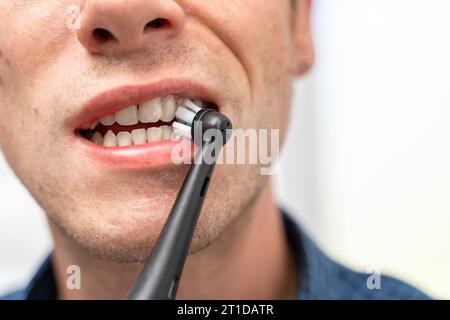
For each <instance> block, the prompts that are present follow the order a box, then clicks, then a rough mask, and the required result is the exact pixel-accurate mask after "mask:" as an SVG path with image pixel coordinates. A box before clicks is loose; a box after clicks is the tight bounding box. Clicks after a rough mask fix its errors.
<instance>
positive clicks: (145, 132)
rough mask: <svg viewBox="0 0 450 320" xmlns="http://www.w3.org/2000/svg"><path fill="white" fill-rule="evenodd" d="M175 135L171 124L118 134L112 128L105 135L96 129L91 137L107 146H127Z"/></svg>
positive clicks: (92, 139)
mask: <svg viewBox="0 0 450 320" xmlns="http://www.w3.org/2000/svg"><path fill="white" fill-rule="evenodd" d="M173 136H174V133H173V128H172V127H171V126H161V127H151V128H148V129H135V130H133V131H131V132H128V131H121V132H119V133H117V135H116V134H115V133H114V132H113V131H112V130H108V131H107V132H106V134H105V136H103V135H102V134H101V133H100V132H98V131H95V132H94V133H93V134H92V136H91V137H90V138H89V139H90V140H91V141H92V142H93V143H95V144H97V145H102V146H105V147H127V146H132V145H142V144H146V143H150V142H157V141H163V140H170V139H172V138H173Z"/></svg>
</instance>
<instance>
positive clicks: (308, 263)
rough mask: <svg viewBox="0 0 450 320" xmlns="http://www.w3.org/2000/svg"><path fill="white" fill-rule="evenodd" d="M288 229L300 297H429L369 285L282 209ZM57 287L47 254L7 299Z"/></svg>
mask: <svg viewBox="0 0 450 320" xmlns="http://www.w3.org/2000/svg"><path fill="white" fill-rule="evenodd" d="M283 217H284V222H285V230H286V234H287V236H288V239H289V242H290V244H291V246H292V249H293V251H294V252H295V254H296V258H297V266H298V274H299V279H297V281H298V282H299V292H298V299H307V300H313V299H338V300H342V299H346V300H347V299H349V300H350V299H351V300H355V299H356V300H373V299H382V300H393V299H401V300H409V299H429V297H428V296H426V295H425V294H423V293H422V292H420V291H419V290H417V289H416V288H413V287H412V286H410V285H408V284H406V283H404V282H401V281H399V280H396V279H394V278H391V277H388V276H384V275H381V279H380V280H381V281H380V282H379V283H380V285H381V286H380V288H379V289H376V288H375V289H369V288H368V285H367V279H368V277H369V276H370V275H368V274H363V273H358V272H354V271H352V270H350V269H348V268H346V267H344V266H342V265H340V264H339V263H337V262H335V261H333V260H331V259H330V258H329V257H327V256H326V255H325V254H324V253H323V252H322V251H321V250H320V249H319V248H318V247H317V246H316V245H315V244H314V243H313V241H311V239H310V238H308V237H307V236H306V235H305V234H304V233H303V232H302V231H301V228H300V226H299V225H298V224H297V223H296V222H295V221H294V220H293V219H292V218H291V217H290V216H289V215H288V214H286V213H284V212H283ZM56 297H57V289H56V284H55V280H54V276H53V267H52V262H51V257H48V258H47V259H46V260H45V261H44V263H43V264H42V266H41V267H40V268H39V271H38V272H37V273H36V275H35V276H34V277H33V279H32V280H31V282H30V283H29V285H28V286H27V287H26V288H25V289H23V290H20V291H17V292H14V293H11V294H9V295H7V296H6V297H3V299H7V300H22V299H28V300H48V299H56Z"/></svg>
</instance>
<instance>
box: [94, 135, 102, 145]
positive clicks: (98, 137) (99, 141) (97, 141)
mask: <svg viewBox="0 0 450 320" xmlns="http://www.w3.org/2000/svg"><path fill="white" fill-rule="evenodd" d="M91 141H92V142H93V143H95V144H98V145H102V144H103V136H102V134H101V133H100V132H95V133H94V134H93V135H92V137H91Z"/></svg>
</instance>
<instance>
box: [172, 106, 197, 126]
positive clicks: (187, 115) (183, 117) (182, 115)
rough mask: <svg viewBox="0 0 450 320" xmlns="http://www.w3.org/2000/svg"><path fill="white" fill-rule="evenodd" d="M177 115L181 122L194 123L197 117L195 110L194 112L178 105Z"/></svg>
mask: <svg viewBox="0 0 450 320" xmlns="http://www.w3.org/2000/svg"><path fill="white" fill-rule="evenodd" d="M175 117H176V119H177V121H179V122H182V123H186V124H188V125H192V123H193V122H194V118H195V112H192V111H191V110H189V109H186V108H184V107H178V109H177V111H176V112H175Z"/></svg>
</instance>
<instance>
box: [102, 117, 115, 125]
mask: <svg viewBox="0 0 450 320" xmlns="http://www.w3.org/2000/svg"><path fill="white" fill-rule="evenodd" d="M100 122H101V124H102V125H104V126H110V125H113V124H114V122H116V117H115V116H114V115H113V114H112V115H110V116H107V117H104V118H103V119H101V120H100Z"/></svg>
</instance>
